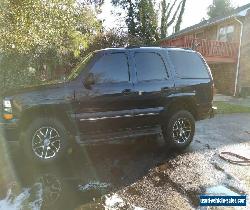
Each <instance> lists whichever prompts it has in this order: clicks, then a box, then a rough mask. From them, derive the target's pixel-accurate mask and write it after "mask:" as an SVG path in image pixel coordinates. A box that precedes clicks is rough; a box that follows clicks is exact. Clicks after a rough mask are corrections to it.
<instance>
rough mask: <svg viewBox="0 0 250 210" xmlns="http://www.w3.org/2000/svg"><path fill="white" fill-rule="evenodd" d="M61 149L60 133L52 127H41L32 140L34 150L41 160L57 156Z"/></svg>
mask: <svg viewBox="0 0 250 210" xmlns="http://www.w3.org/2000/svg"><path fill="white" fill-rule="evenodd" d="M60 147H61V140H60V135H59V132H58V131H57V130H56V129H55V128H52V127H41V128H39V129H38V130H36V132H35V134H34V135H33V138H32V150H33V152H34V153H35V154H36V156H38V157H39V158H41V159H50V158H53V157H55V156H56V154H57V153H58V152H59V150H60Z"/></svg>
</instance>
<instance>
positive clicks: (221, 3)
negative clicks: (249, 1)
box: [207, 0, 234, 18]
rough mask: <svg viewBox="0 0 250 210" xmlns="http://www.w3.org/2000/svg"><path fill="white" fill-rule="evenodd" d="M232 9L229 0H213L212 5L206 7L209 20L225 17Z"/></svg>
mask: <svg viewBox="0 0 250 210" xmlns="http://www.w3.org/2000/svg"><path fill="white" fill-rule="evenodd" d="M233 9H234V7H233V6H232V5H231V1H230V0H213V4H211V5H210V6H209V7H208V12H207V14H208V16H209V17H210V18H214V17H218V16H222V15H226V14H227V13H229V12H230V11H232V10H233Z"/></svg>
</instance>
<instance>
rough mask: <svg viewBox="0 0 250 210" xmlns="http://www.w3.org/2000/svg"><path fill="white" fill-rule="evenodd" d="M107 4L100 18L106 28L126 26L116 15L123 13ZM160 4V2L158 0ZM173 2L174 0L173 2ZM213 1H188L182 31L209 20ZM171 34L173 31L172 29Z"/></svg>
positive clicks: (241, 1)
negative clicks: (209, 9) (208, 11)
mask: <svg viewBox="0 0 250 210" xmlns="http://www.w3.org/2000/svg"><path fill="white" fill-rule="evenodd" d="M104 1H105V3H104V5H103V6H102V11H103V12H102V14H100V15H99V18H101V19H105V21H104V26H105V28H113V27H116V28H119V27H122V26H124V23H123V22H122V21H121V19H122V18H120V17H118V16H117V15H115V14H114V13H117V12H121V13H123V12H122V11H118V10H117V9H115V8H113V7H112V5H111V0H104ZM156 1H157V2H160V0H156ZM172 1H173V0H172ZM212 2H213V0H187V3H186V10H185V13H184V15H183V22H182V24H181V29H183V28H186V27H188V26H191V25H194V24H196V23H199V22H200V21H201V19H202V18H203V17H205V18H207V8H208V6H209V5H210V4H212ZM231 2H232V4H233V6H235V7H238V6H242V5H245V4H248V3H250V0H231ZM170 33H171V29H170Z"/></svg>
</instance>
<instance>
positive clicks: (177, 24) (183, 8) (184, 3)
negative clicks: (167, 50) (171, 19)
mask: <svg viewBox="0 0 250 210" xmlns="http://www.w3.org/2000/svg"><path fill="white" fill-rule="evenodd" d="M185 6H186V0H183V2H182V6H181V11H180V14H179V17H178V19H177V22H176V25H175V33H176V32H178V31H179V30H180V27H181V22H182V17H183V14H184V11H185Z"/></svg>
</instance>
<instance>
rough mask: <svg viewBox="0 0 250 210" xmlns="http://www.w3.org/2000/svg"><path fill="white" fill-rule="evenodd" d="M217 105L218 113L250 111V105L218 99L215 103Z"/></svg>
mask: <svg viewBox="0 0 250 210" xmlns="http://www.w3.org/2000/svg"><path fill="white" fill-rule="evenodd" d="M213 104H214V106H216V107H217V111H216V113H217V114H230V113H250V107H246V106H241V105H235V104H230V103H226V102H223V101H216V102H214V103H213Z"/></svg>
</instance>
